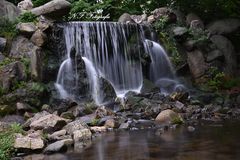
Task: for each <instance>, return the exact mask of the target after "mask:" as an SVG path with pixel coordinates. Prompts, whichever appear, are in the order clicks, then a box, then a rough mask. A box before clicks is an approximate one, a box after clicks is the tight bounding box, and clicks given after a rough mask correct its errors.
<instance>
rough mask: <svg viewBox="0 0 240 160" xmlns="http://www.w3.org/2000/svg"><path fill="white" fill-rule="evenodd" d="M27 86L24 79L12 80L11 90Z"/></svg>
mask: <svg viewBox="0 0 240 160" xmlns="http://www.w3.org/2000/svg"><path fill="white" fill-rule="evenodd" d="M26 86H27V82H25V81H15V82H13V87H12V90H13V91H15V90H17V89H19V88H25V87H26Z"/></svg>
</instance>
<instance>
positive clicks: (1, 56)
mask: <svg viewBox="0 0 240 160" xmlns="http://www.w3.org/2000/svg"><path fill="white" fill-rule="evenodd" d="M4 59H5V56H4V55H3V54H2V53H1V52H0V63H1V62H2V61H3V60H4Z"/></svg>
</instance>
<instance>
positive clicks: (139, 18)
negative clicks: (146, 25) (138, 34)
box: [131, 14, 147, 24]
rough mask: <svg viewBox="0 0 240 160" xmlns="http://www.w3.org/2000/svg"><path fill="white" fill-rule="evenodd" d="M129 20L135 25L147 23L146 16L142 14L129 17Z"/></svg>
mask: <svg viewBox="0 0 240 160" xmlns="http://www.w3.org/2000/svg"><path fill="white" fill-rule="evenodd" d="M131 19H132V20H133V21H134V22H135V23H137V24H141V23H143V22H144V21H147V14H143V15H131Z"/></svg>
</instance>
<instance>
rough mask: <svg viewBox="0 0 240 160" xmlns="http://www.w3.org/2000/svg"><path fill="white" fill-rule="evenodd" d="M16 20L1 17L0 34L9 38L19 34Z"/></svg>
mask: <svg viewBox="0 0 240 160" xmlns="http://www.w3.org/2000/svg"><path fill="white" fill-rule="evenodd" d="M16 24H17V23H16V22H11V21H9V20H7V19H5V18H1V17H0V36H1V37H5V38H7V39H12V38H13V37H15V36H16V35H17V33H18V32H17V30H16Z"/></svg>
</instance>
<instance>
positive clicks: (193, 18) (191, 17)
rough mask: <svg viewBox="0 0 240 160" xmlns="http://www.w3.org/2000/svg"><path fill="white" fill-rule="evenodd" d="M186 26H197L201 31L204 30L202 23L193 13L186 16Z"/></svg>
mask: <svg viewBox="0 0 240 160" xmlns="http://www.w3.org/2000/svg"><path fill="white" fill-rule="evenodd" d="M186 24H187V25H188V26H190V27H193V26H194V25H196V24H197V25H198V26H199V27H200V28H201V29H204V24H203V21H202V20H201V18H200V17H199V16H197V15H196V14H194V13H189V14H188V15H187V16H186Z"/></svg>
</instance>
